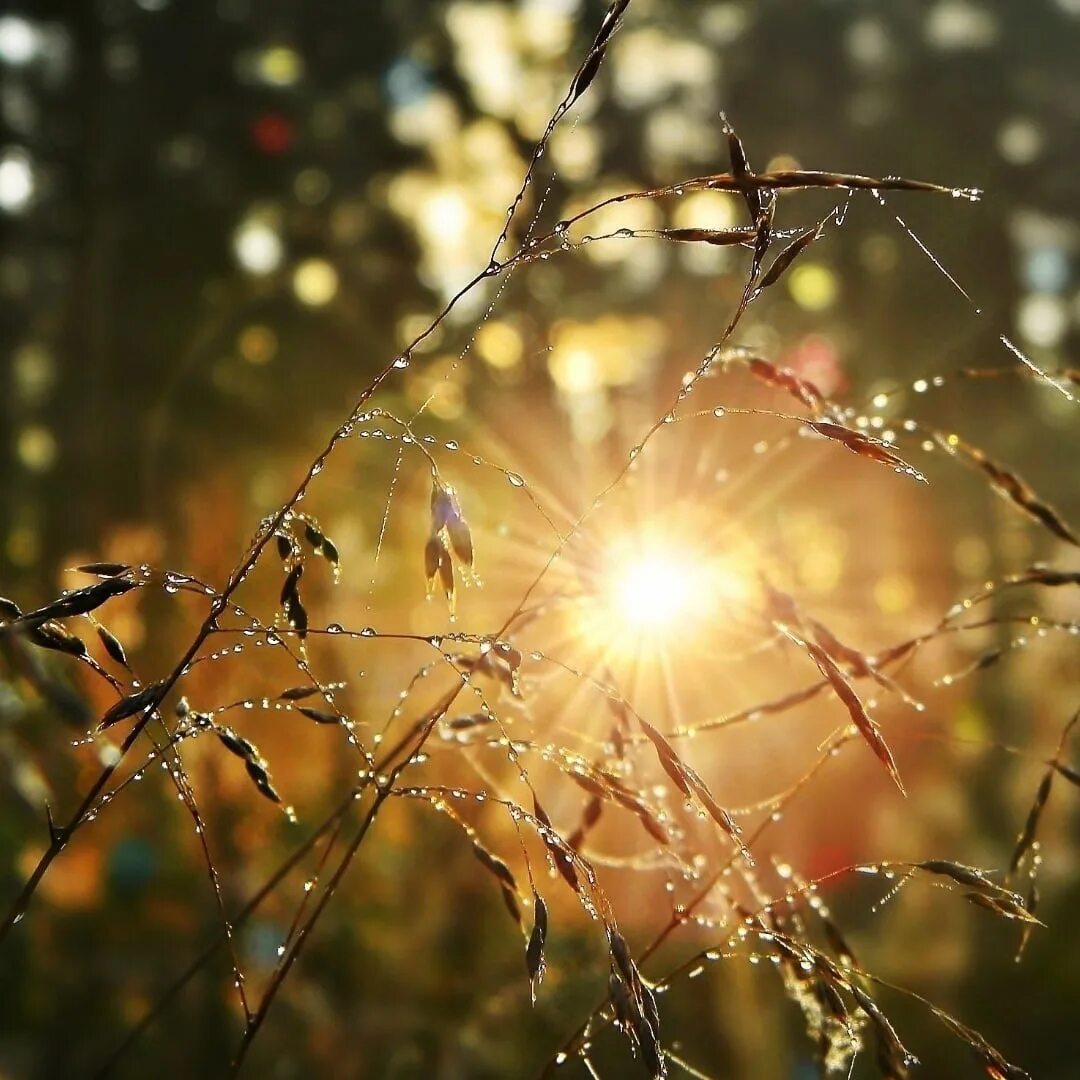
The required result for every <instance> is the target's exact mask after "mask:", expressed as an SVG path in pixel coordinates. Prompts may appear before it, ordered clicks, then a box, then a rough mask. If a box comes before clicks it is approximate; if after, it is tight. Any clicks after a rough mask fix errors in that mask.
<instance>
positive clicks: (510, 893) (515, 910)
mask: <svg viewBox="0 0 1080 1080" xmlns="http://www.w3.org/2000/svg"><path fill="white" fill-rule="evenodd" d="M473 854H474V855H475V856H476V857H477V859H479V860H480V862H481V863H483V865H484V866H485V867H487V869H488V870H490V871H491V873H492V874H494V875H495V877H496V878H498V881H499V888H500V891H501V892H502V897H503V903H504V904H505V905H506V910H507V911H509V912H510V915H511V917H512V918H513V920H514V921H515V922H516V923H517V924H518V926H521V925H522V920H521V906H520V904H519V903H518V887H517V881H516V880H515V879H514V875H513V872H512V871H511V870H510V867H509V866H507V865H506V863H504V862H503V861H502V859H500V858H499V857H498V856H497V855H493V854H492V853H491V852H490V851H488V850H487V848H485V847H484V846H483V845H482V844H480V843H477V842H476V841H475V840H474V841H473ZM529 977H530V979H531V978H532V974H531V971H530V975H529Z"/></svg>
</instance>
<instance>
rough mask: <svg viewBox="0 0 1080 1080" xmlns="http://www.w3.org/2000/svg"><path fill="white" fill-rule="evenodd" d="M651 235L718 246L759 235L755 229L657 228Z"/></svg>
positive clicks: (745, 240)
mask: <svg viewBox="0 0 1080 1080" xmlns="http://www.w3.org/2000/svg"><path fill="white" fill-rule="evenodd" d="M649 235H650V236H651V235H656V236H658V237H661V238H663V239H664V240H674V241H675V242H676V243H680V244H713V245H714V246H716V247H730V246H732V245H737V244H747V243H750V242H751V241H752V240H753V239H754V237H755V236H756V235H757V234H756V233H755V231H754V230H753V229H748V228H745V227H743V228H738V229H656V230H654V231H653V232H650V233H649Z"/></svg>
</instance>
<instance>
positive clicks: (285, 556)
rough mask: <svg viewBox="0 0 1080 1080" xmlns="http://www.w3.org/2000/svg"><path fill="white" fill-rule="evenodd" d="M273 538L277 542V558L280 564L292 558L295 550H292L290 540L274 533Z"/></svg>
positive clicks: (284, 535) (285, 536)
mask: <svg viewBox="0 0 1080 1080" xmlns="http://www.w3.org/2000/svg"><path fill="white" fill-rule="evenodd" d="M274 536H275V538H276V540H277V553H278V558H280V559H281V561H282V562H286V561H288V560H289V559H291V558H292V556H293V554H294V550H295V549H294V548H293V542H292V538H291V537H289V536H287V535H286V534H285V533H275V534H274Z"/></svg>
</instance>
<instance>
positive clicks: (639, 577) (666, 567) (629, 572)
mask: <svg viewBox="0 0 1080 1080" xmlns="http://www.w3.org/2000/svg"><path fill="white" fill-rule="evenodd" d="M612 592H613V597H612V599H613V601H614V607H615V609H616V612H617V613H618V614H619V615H620V616H621V617H622V618H624V619H626V621H627V622H629V623H631V624H632V625H633V626H634V627H635V628H636V629H639V630H650V629H652V630H657V629H664V628H667V627H670V626H672V624H674V623H676V622H678V620H679V619H680V617H681V616H685V615H686V614H688V613H689V610H690V607H691V600H692V598H693V590H692V582H691V574H690V570H689V568H688V566H687V565H686V563H685V562H684V561H683V560H681V559H680V558H679V556H678V555H677V554H676V553H674V552H656V553H650V554H646V555H642V556H640V557H637V558H634V559H631V560H628V561H627V562H626V563H625V564H624V565H622V566H621V567H620V568H619V570H618V571H617V572H616V576H615V581H614V584H613V589H612Z"/></svg>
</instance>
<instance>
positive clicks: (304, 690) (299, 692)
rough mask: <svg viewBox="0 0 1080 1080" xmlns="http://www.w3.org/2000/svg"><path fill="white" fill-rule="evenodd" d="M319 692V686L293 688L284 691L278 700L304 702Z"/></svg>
mask: <svg viewBox="0 0 1080 1080" xmlns="http://www.w3.org/2000/svg"><path fill="white" fill-rule="evenodd" d="M318 692H319V688H318V687H317V686H291V687H290V688H289V689H288V690H282V691H281V693H280V694H278V698H279V700H281V701H302V700H303V699H304V698H309V697H311V696H312V695H313V694H317V693H318Z"/></svg>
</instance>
